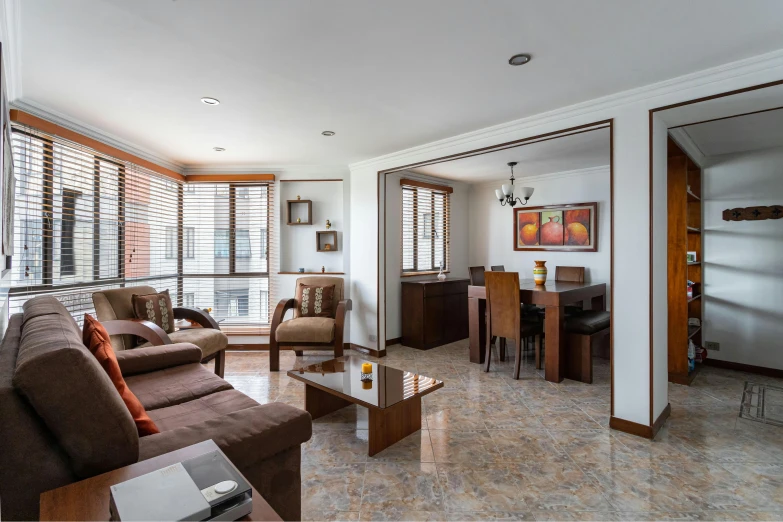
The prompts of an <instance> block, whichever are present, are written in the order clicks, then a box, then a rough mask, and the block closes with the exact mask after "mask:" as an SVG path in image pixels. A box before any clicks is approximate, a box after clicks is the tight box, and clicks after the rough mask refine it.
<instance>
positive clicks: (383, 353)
mask: <svg viewBox="0 0 783 522" xmlns="http://www.w3.org/2000/svg"><path fill="white" fill-rule="evenodd" d="M346 344H348V343H346ZM350 345H351V346H350V348H351V349H352V350H354V351H357V352H359V353H363V354H365V355H370V356H372V357H386V350H376V349H374V348H367V347H366V346H361V345H359V344H354V343H350Z"/></svg>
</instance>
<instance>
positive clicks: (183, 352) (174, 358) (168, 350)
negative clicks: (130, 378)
mask: <svg viewBox="0 0 783 522" xmlns="http://www.w3.org/2000/svg"><path fill="white" fill-rule="evenodd" d="M116 356H117V362H118V363H119V365H120V371H121V372H122V374H123V375H134V374H137V373H147V372H154V371H156V370H163V369H164V368H171V367H172V366H181V365H183V364H190V363H197V362H201V348H199V347H198V346H196V345H195V344H190V343H177V344H164V345H161V346H148V347H146V348H134V349H133V350H122V351H119V352H117V353H116Z"/></svg>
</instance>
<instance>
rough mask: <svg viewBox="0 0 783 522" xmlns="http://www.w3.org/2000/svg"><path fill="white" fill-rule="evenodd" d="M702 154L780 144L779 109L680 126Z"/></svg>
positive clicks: (782, 120) (782, 134) (781, 124)
mask: <svg viewBox="0 0 783 522" xmlns="http://www.w3.org/2000/svg"><path fill="white" fill-rule="evenodd" d="M684 130H685V132H686V133H687V134H688V136H690V138H691V140H692V141H693V143H695V144H696V146H697V147H698V148H699V150H700V151H701V152H702V154H704V155H705V156H717V155H720V154H734V153H737V152H748V151H752V150H761V149H769V148H772V147H783V109H778V110H774V111H768V112H761V113H757V114H748V115H746V116H739V117H736V118H729V119H725V120H718V121H711V122H707V123H701V124H698V125H689V126H687V127H684Z"/></svg>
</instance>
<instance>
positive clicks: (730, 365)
mask: <svg viewBox="0 0 783 522" xmlns="http://www.w3.org/2000/svg"><path fill="white" fill-rule="evenodd" d="M704 364H705V365H706V366H712V367H714V368H724V369H726V370H736V371H738V372H747V373H755V374H756V375H764V376H766V377H776V378H778V379H783V370H780V369H778V368H766V367H764V366H753V365H752V364H743V363H736V362H731V361H721V360H718V359H710V358H707V359H704Z"/></svg>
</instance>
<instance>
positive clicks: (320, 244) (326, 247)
mask: <svg viewBox="0 0 783 522" xmlns="http://www.w3.org/2000/svg"><path fill="white" fill-rule="evenodd" d="M315 248H316V251H318V252H337V232H335V231H334V230H319V231H318V232H316V233H315Z"/></svg>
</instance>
